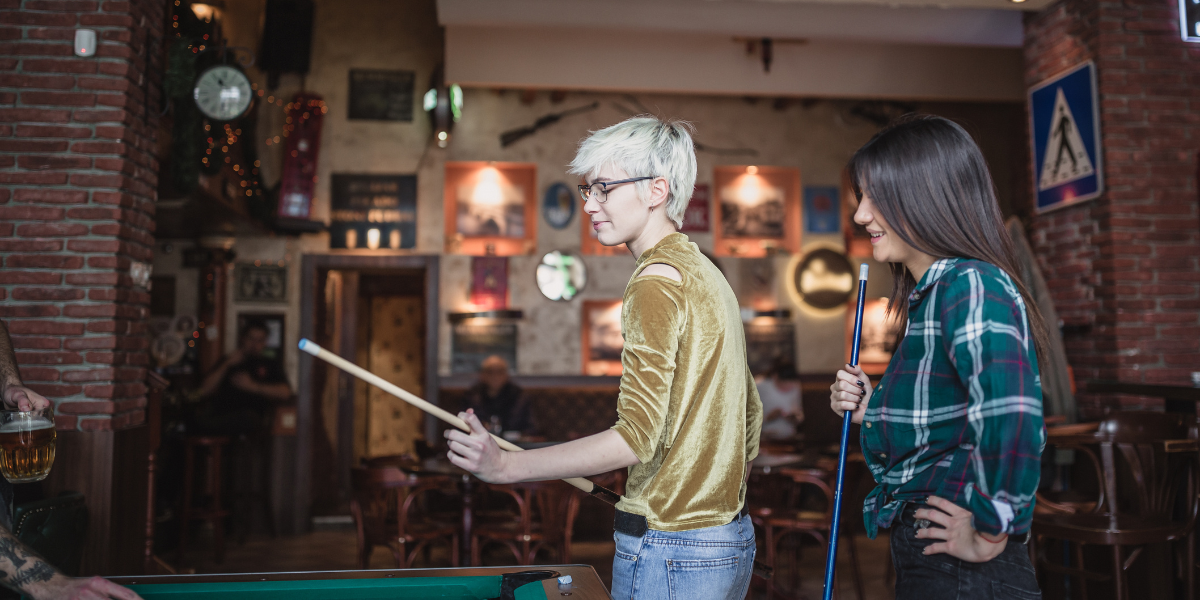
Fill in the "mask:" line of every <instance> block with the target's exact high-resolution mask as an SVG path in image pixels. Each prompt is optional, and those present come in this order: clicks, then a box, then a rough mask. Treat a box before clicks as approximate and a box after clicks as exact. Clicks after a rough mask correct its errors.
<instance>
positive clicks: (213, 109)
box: [192, 65, 253, 121]
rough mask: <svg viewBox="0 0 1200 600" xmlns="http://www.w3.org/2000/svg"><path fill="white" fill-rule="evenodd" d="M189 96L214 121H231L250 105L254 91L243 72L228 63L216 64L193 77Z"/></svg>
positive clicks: (244, 111)
mask: <svg viewBox="0 0 1200 600" xmlns="http://www.w3.org/2000/svg"><path fill="white" fill-rule="evenodd" d="M192 97H193V98H194V99H195V101H196V108H199V109H200V112H202V113H204V116H206V117H208V118H210V119H213V120H216V121H232V120H234V119H236V118H238V117H240V116H242V115H243V114H245V113H246V109H248V108H250V101H251V100H252V99H253V93H252V91H251V90H250V80H249V79H247V78H246V74H245V73H242V72H241V71H240V70H239V69H236V68H234V67H231V66H229V65H217V66H215V67H212V68H211V69H208V70H207V71H205V72H203V73H201V74H200V77H198V78H196V88H195V90H194V91H193V93H192Z"/></svg>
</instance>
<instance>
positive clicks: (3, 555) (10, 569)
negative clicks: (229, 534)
mask: <svg viewBox="0 0 1200 600" xmlns="http://www.w3.org/2000/svg"><path fill="white" fill-rule="evenodd" d="M0 398H3V400H4V409H5V410H42V409H44V408H46V407H47V406H50V401H49V400H47V399H46V397H45V396H42V395H41V394H39V393H37V392H35V391H33V390H31V389H29V388H27V387H25V384H23V383H22V382H21V372H20V370H18V368H17V356H16V354H15V353H14V352H13V345H12V338H10V337H9V336H8V327H6V326H5V325H4V321H0ZM12 498H13V494H12V485H11V484H10V483H8V481H6V480H5V479H4V478H3V477H0V583H3V585H4V586H5V587H7V588H10V589H13V590H16V591H18V592H21V593H22V594H24V595H25V596H27V597H30V598H33V599H34V600H43V599H45V600H59V599H68V598H69V599H72V600H74V599H76V598H78V599H80V600H82V599H84V598H122V599H124V600H139V599H140V597H139V596H138V595H137V594H135V593H133V591H132V590H129V589H127V588H123V587H121V586H119V585H117V584H115V583H112V582H109V581H106V580H104V579H101V578H99V577H92V578H90V579H75V578H72V577H67V576H66V575H63V574H62V573H60V572H59V571H58V569H55V568H54V567H53V566H51V565H50V564H49V563H47V562H46V561H44V560H42V558H41V557H40V556H38V555H37V554H36V553H35V552H33V551H32V550H30V549H29V548H28V547H26V546H25V544H22V543H21V540H19V539H17V537H16V536H14V535H13V534H12V533H11V532H10V529H11V528H12V508H13V507H12Z"/></svg>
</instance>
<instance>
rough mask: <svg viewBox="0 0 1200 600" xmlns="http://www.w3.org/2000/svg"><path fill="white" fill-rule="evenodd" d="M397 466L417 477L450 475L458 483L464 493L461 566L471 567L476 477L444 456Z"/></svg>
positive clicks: (459, 551) (460, 550) (459, 550)
mask: <svg viewBox="0 0 1200 600" xmlns="http://www.w3.org/2000/svg"><path fill="white" fill-rule="evenodd" d="M397 466H399V467H400V469H402V470H404V471H405V472H408V473H413V474H415V475H416V476H417V477H420V476H421V475H422V474H432V475H449V476H450V477H453V478H454V479H455V480H457V481H458V489H459V491H460V492H462V543H460V544H459V546H458V553H459V561H460V562H459V564H460V565H463V566H465V567H469V566H471V530H472V528H473V527H474V522H475V514H474V505H475V476H474V475H471V473H469V472H467V471H464V470H463V469H460V468H458V467H456V466H455V465H454V463H452V462H450V459H448V458H446V457H445V456H444V455H439V456H437V457H434V458H427V459H425V460H422V461H421V462H420V463H406V464H401V465H397Z"/></svg>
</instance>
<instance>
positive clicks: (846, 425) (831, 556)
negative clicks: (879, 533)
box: [823, 263, 868, 600]
mask: <svg viewBox="0 0 1200 600" xmlns="http://www.w3.org/2000/svg"><path fill="white" fill-rule="evenodd" d="M867 268H868V266H867V265H866V264H865V263H864V264H863V265H862V266H861V267H859V268H858V308H857V309H856V310H855V312H854V345H853V346H851V347H850V365H851V366H855V367H856V366H858V342H859V340H861V339H862V317H863V305H864V304H866V303H867ZM851 412H852V411H849V410H848V411H846V412H845V413H843V414H842V447H841V449H840V450H838V468H837V486H836V487H835V488H834V491H833V522H832V523H830V524H829V553H828V554H826V555H825V594H824V596H823V598H824V599H825V600H830V598H832V597H833V571H834V569H836V568H837V545H838V526H839V525H841V523H842V484H843V483H844V481H845V479H846V446H849V445H850V419H851V415H850V413H851Z"/></svg>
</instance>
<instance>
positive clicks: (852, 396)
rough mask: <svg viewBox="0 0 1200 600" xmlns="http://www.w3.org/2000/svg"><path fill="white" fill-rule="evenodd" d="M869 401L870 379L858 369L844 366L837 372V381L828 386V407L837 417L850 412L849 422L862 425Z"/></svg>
mask: <svg viewBox="0 0 1200 600" xmlns="http://www.w3.org/2000/svg"><path fill="white" fill-rule="evenodd" d="M870 399H871V379H870V378H868V377H867V374H866V373H863V370H862V369H861V368H859V367H852V366H850V365H846V366H845V368H844V369H842V370H841V371H838V372H837V379H836V380H834V382H833V385H831V386H829V407H830V408H832V409H833V412H835V413H837V416H839V417H840V416H842V415H843V414H844V413H845V412H846V411H852V412H851V420H853V421H854V422H855V423H862V420H863V413H865V412H867V402H868V401H870Z"/></svg>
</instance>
